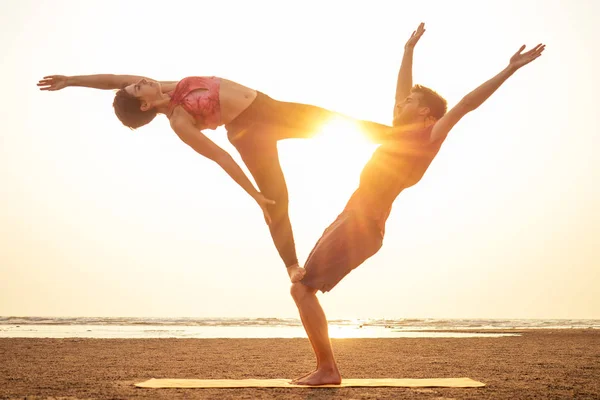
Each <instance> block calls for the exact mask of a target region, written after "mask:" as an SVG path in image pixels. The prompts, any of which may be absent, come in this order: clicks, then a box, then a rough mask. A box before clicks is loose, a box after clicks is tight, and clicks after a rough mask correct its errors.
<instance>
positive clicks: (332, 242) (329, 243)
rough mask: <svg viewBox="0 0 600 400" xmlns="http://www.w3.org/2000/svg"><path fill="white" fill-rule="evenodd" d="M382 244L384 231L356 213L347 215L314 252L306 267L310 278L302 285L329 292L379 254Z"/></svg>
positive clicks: (345, 214)
mask: <svg viewBox="0 0 600 400" xmlns="http://www.w3.org/2000/svg"><path fill="white" fill-rule="evenodd" d="M382 243H383V237H382V235H381V230H380V229H379V227H378V226H377V224H376V223H375V222H374V221H373V220H372V219H370V218H368V217H366V216H364V215H362V214H361V213H360V212H357V211H354V210H348V211H344V212H343V213H341V214H340V215H339V216H338V217H337V219H336V220H335V221H334V222H333V223H332V224H331V225H329V227H328V228H327V229H325V231H324V232H323V235H322V236H321V238H320V239H319V241H318V242H317V244H316V245H315V247H314V248H313V250H312V251H311V253H310V255H309V256H308V259H307V260H306V264H305V266H304V267H305V268H306V275H305V276H304V278H303V279H302V280H301V281H300V282H301V283H303V284H304V285H306V286H309V287H311V288H313V289H317V290H320V291H322V292H328V291H330V290H331V289H333V288H334V287H335V285H337V284H338V283H339V282H340V281H341V280H342V279H343V278H344V277H345V276H346V275H348V274H349V273H350V272H351V271H352V270H353V269H354V268H356V267H358V266H359V265H361V264H362V263H363V262H364V261H365V260H367V259H368V258H369V257H371V256H372V255H374V254H375V253H377V251H379V249H380V248H381V245H382Z"/></svg>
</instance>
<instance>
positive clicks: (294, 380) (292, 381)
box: [290, 369, 317, 385]
mask: <svg viewBox="0 0 600 400" xmlns="http://www.w3.org/2000/svg"><path fill="white" fill-rule="evenodd" d="M315 372H317V370H316V369H315V370H314V371H310V372H309V373H308V374H304V375H302V376H301V377H300V378H296V379H292V380H291V381H290V383H291V384H292V385H295V384H296V382H298V381H300V380H302V379H304V378H306V377H307V376H309V375H312V374H314V373H315Z"/></svg>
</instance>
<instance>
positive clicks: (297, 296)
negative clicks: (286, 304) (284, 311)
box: [290, 282, 317, 303]
mask: <svg viewBox="0 0 600 400" xmlns="http://www.w3.org/2000/svg"><path fill="white" fill-rule="evenodd" d="M290 293H291V295H292V297H293V298H294V301H295V302H296V303H298V302H301V301H302V300H303V299H304V298H306V296H314V295H315V293H317V289H313V288H311V287H309V286H306V285H305V284H303V283H302V282H295V283H293V284H292V287H291V288H290Z"/></svg>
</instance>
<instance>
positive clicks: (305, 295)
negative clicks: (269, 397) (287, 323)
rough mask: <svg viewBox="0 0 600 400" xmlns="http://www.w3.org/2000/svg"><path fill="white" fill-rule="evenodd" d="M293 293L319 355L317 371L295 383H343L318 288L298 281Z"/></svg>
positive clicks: (293, 287)
mask: <svg viewBox="0 0 600 400" xmlns="http://www.w3.org/2000/svg"><path fill="white" fill-rule="evenodd" d="M291 294H292V297H293V298H294V301H295V302H296V306H297V307H298V311H299V312H300V319H301V320H302V325H304V330H305V331H306V334H307V335H308V340H310V344H311V345H312V348H313V351H314V352H315V356H316V357H317V369H316V371H314V372H313V373H311V374H309V375H307V376H304V377H302V378H300V379H298V380H296V381H294V383H295V384H299V385H326V384H334V385H337V384H339V383H341V381H342V376H341V375H340V372H339V370H338V367H337V364H336V362H335V358H334V356H333V348H332V347H331V340H330V339H329V327H328V326H327V317H326V316H325V312H324V311H323V307H321V303H319V299H317V289H313V288H311V287H308V286H306V285H304V284H303V283H301V282H296V283H294V284H293V285H292V288H291Z"/></svg>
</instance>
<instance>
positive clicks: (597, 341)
mask: <svg viewBox="0 0 600 400" xmlns="http://www.w3.org/2000/svg"><path fill="white" fill-rule="evenodd" d="M511 333H514V331H513V332H511ZM517 333H521V334H522V336H520V337H502V338H466V339H462V338H461V339H438V338H435V339H433V338H432V339H423V338H420V339H405V338H402V339H334V340H333V346H334V350H335V352H336V356H337V359H338V362H339V364H340V369H341V372H342V375H343V376H345V377H347V378H432V377H442V378H443V377H469V378H472V379H475V380H478V381H482V382H485V383H486V384H487V385H488V386H486V387H484V388H475V389H451V388H445V389H440V388H431V389H429V388H423V389H411V388H340V389H338V388H334V389H324V388H323V389H141V388H136V387H134V386H133V385H134V383H136V382H142V381H145V380H147V379H149V378H153V377H154V378H202V379H244V378H287V377H289V378H292V377H297V376H300V375H303V374H304V373H305V372H308V371H310V370H312V369H313V367H314V360H313V358H312V357H313V356H312V352H311V349H310V344H309V343H308V341H307V340H306V339H21V338H14V339H0V398H9V399H11V398H19V399H23V398H27V399H32V400H33V399H35V400H37V399H48V398H57V399H134V398H148V399H219V400H226V399H274V398H282V399H283V398H285V399H303V400H304V399H328V400H329V399H397V398H408V399H413V398H414V399H417V398H418V399H438V400H442V399H536V398H537V399H567V398H577V399H600V330H593V329H587V330H571V329H565V330H524V331H518V332H517Z"/></svg>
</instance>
